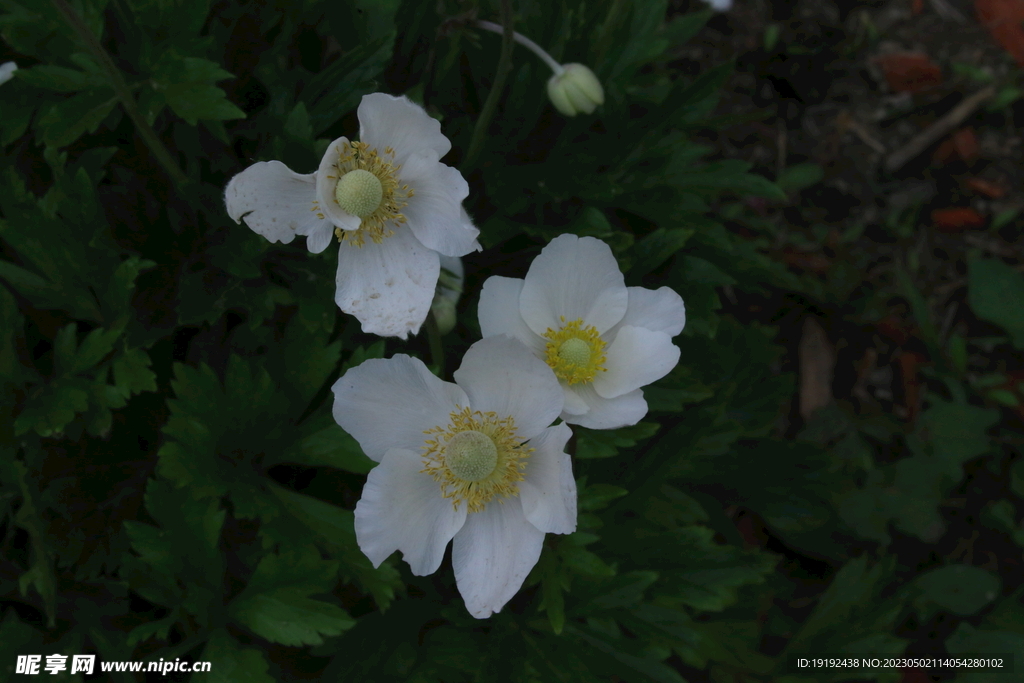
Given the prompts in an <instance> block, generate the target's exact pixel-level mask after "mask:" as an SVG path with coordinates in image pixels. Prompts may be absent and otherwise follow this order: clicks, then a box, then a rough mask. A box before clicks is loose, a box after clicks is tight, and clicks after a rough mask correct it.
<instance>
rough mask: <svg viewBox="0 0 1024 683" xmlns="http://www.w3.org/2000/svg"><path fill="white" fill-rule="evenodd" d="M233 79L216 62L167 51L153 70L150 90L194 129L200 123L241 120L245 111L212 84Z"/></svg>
mask: <svg viewBox="0 0 1024 683" xmlns="http://www.w3.org/2000/svg"><path fill="white" fill-rule="evenodd" d="M226 78H234V77H233V76H232V75H231V74H230V73H228V72H227V71H224V70H223V69H222V68H220V65H218V64H217V63H216V62H211V61H210V60H208V59H199V58H196V57H182V56H180V55H178V54H177V53H175V52H173V51H172V52H167V53H165V55H164V56H163V57H162V58H161V59H160V61H159V62H158V63H157V65H156V66H155V67H154V68H153V89H154V90H155V91H156V92H157V93H158V94H160V95H162V96H163V98H164V99H165V100H166V102H167V104H168V105H170V107H171V109H172V110H173V111H174V113H175V114H177V115H178V116H180V117H181V118H183V119H185V121H187V122H188V124H189V125H191V126H194V125H196V123H197V122H198V121H199V120H200V119H202V120H213V121H223V120H226V119H244V118H245V112H243V111H242V110H241V109H239V108H238V107H236V106H235V105H234V104H232V103H231V102H229V101H228V99H227V96H226V95H225V94H224V91H223V90H221V89H220V88H218V87H216V86H215V85H213V84H214V83H216V82H218V81H222V80H224V79H226Z"/></svg>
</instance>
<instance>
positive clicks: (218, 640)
mask: <svg viewBox="0 0 1024 683" xmlns="http://www.w3.org/2000/svg"><path fill="white" fill-rule="evenodd" d="M202 659H203V661H207V662H210V672H209V673H208V674H205V675H204V676H203V678H206V680H207V681H210V682H211V683H274V681H275V679H274V677H273V676H271V675H270V674H269V673H268V672H267V669H268V667H269V665H268V664H267V660H266V659H265V658H264V657H263V654H262V653H261V652H260V651H259V650H256V649H254V648H248V647H243V646H242V645H241V644H239V643H238V641H236V640H235V639H234V638H232V637H231V636H230V635H228V632H227V631H225V630H224V629H217V630H215V631H214V632H213V633H212V634H211V635H210V640H209V641H207V643H206V648H205V649H204V650H203V657H202Z"/></svg>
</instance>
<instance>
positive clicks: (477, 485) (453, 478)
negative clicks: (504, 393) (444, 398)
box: [421, 408, 534, 512]
mask: <svg viewBox="0 0 1024 683" xmlns="http://www.w3.org/2000/svg"><path fill="white" fill-rule="evenodd" d="M424 434H427V435H436V436H433V438H429V439H427V440H426V442H425V444H424V446H423V464H424V465H425V467H424V468H423V469H422V470H421V471H422V472H424V473H426V474H429V475H430V476H432V477H433V478H434V481H436V482H438V483H439V484H441V495H442V496H444V497H445V498H451V500H452V507H453V508H456V509H457V508H458V507H459V504H460V503H463V502H464V503H466V505H467V507H468V509H469V512H480V511H481V510H483V509H484V506H485V505H486V504H487V503H488V502H489V501H491V500H492V499H493V498H495V497H500V498H499V502H504V501H503V500H502V499H503V498H511V497H513V496H518V495H519V487H518V486H516V482H520V481H523V479H524V477H523V471H524V470H525V469H526V460H527V459H528V458H529V457H530V453H532V452H533V450H534V449H532V448H524V447H523V445H522V442H521V441H520V440H519V439H518V438H517V436H516V425H515V420H513V419H512V418H511V417H503V418H499V417H498V415H497V413H493V412H486V413H483V412H480V411H479V410H470V409H469V408H463V409H462V410H459V411H456V412H454V413H452V414H451V422H450V424H449V425H448V426H447V427H440V426H438V427H434V428H433V429H428V430H426V431H425V432H424ZM460 434H464V435H465V436H459V435H460ZM481 437H486V438H487V439H489V440H490V441H491V443H492V444H493V445H494V451H493V454H492V452H491V450H490V448H489V447H488V448H480V446H481V443H482V439H481ZM468 448H475V449H477V452H478V453H480V454H481V456H482V457H480V461H486V462H487V463H488V464H487V468H491V467H492V466H491V465H490V464H489V463H490V460H491V457H492V455H493V459H494V464H493V468H492V469H490V472H489V473H486V472H483V471H481V470H480V469H479V467H467V466H466V464H465V452H466V450H467V449H468ZM449 451H450V452H449ZM449 458H450V459H451V460H450V461H449ZM453 469H454V470H456V471H458V472H459V474H462V475H463V476H462V477H460V476H458V474H456V472H455V471H453ZM463 477H468V478H463Z"/></svg>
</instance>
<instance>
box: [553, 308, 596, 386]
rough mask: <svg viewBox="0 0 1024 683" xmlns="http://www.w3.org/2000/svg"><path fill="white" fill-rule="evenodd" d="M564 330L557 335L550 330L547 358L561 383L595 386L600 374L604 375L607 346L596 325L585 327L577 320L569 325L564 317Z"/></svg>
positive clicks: (560, 330)
mask: <svg viewBox="0 0 1024 683" xmlns="http://www.w3.org/2000/svg"><path fill="white" fill-rule="evenodd" d="M561 320H562V327H561V328H560V329H559V330H558V331H557V332H556V331H555V330H553V329H551V328H550V327H549V328H548V331H547V332H545V333H544V337H545V338H546V339H548V344H547V346H546V347H545V350H544V352H545V358H544V360H545V361H546V362H547V364H548V365H549V366H551V369H552V370H554V371H555V376H556V377H558V379H562V380H565V381H566V382H568V383H569V384H579V383H580V382H593V381H594V378H595V377H597V373H599V372H604V371H605V367H604V362H605V360H606V359H605V355H604V347H605V342H604V340H603V339H601V335H599V334H598V332H597V328H595V327H594V326H593V325H587V326H584V325H583V320H582V319H580V318H577V319H576V320H573V321H572V322H570V323H566V322H565V317H564V316H563V317H562V319H561Z"/></svg>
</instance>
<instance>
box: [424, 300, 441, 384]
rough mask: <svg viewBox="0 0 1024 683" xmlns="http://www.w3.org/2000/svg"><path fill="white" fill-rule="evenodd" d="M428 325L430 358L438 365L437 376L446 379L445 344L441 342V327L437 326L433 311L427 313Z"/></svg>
mask: <svg viewBox="0 0 1024 683" xmlns="http://www.w3.org/2000/svg"><path fill="white" fill-rule="evenodd" d="M426 326H427V342H428V343H429V344H430V360H431V361H433V364H434V365H436V366H437V376H438V377H440V378H441V379H444V345H443V344H442V343H441V329H440V328H439V327H438V326H437V320H435V319H434V312H433V311H431V312H430V313H428V314H427V320H426Z"/></svg>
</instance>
